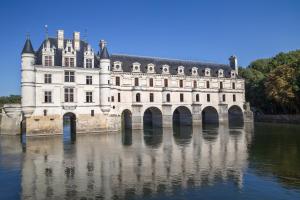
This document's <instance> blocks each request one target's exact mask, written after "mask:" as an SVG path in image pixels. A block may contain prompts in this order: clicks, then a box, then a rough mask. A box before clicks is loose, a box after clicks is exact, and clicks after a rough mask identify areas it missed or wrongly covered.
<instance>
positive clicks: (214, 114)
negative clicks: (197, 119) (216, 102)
mask: <svg viewBox="0 0 300 200" xmlns="http://www.w3.org/2000/svg"><path fill="white" fill-rule="evenodd" d="M202 124H203V125H207V124H213V125H217V124H219V114H218V111H217V109H216V108H215V107H213V106H207V107H205V108H204V109H203V110H202Z"/></svg>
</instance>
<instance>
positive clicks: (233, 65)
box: [229, 55, 239, 74]
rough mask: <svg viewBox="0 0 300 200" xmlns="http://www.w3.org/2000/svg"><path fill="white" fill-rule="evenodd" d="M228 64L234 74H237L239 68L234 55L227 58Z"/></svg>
mask: <svg viewBox="0 0 300 200" xmlns="http://www.w3.org/2000/svg"><path fill="white" fill-rule="evenodd" d="M229 64H230V67H231V69H233V70H235V73H236V74H238V71H239V67H238V62H237V57H236V56H235V55H233V56H230V57H229Z"/></svg>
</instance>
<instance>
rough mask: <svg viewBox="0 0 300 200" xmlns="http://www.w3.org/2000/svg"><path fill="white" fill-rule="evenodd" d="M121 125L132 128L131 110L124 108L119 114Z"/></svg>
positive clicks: (123, 127) (124, 127)
mask: <svg viewBox="0 0 300 200" xmlns="http://www.w3.org/2000/svg"><path fill="white" fill-rule="evenodd" d="M121 125H122V129H131V128H132V114H131V111H130V110H128V109H126V110H124V111H123V112H122V114H121Z"/></svg>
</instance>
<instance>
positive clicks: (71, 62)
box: [70, 58, 75, 67]
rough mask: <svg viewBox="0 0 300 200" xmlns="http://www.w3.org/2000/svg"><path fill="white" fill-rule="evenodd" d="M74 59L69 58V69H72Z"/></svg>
mask: <svg viewBox="0 0 300 200" xmlns="http://www.w3.org/2000/svg"><path fill="white" fill-rule="evenodd" d="M74 66H75V65H74V58H70V67H74Z"/></svg>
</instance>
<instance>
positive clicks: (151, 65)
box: [147, 63, 155, 73]
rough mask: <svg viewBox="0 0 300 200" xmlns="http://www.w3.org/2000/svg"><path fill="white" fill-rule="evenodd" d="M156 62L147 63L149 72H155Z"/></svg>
mask: <svg viewBox="0 0 300 200" xmlns="http://www.w3.org/2000/svg"><path fill="white" fill-rule="evenodd" d="M154 67H155V66H154V64H152V63H150V64H148V65H147V73H154Z"/></svg>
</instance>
